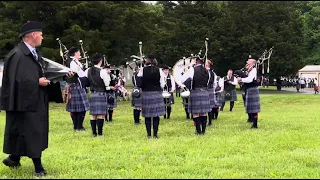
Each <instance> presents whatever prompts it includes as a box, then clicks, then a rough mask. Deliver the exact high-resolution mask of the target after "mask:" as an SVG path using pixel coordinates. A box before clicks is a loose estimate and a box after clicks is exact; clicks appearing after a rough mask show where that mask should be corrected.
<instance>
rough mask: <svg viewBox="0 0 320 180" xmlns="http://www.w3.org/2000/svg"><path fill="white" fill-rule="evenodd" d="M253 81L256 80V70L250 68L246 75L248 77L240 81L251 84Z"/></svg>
mask: <svg viewBox="0 0 320 180" xmlns="http://www.w3.org/2000/svg"><path fill="white" fill-rule="evenodd" d="M254 79H257V68H252V70H251V71H250V72H249V74H248V77H246V78H242V79H241V81H242V82H244V83H251V82H252V81H253V80H254Z"/></svg>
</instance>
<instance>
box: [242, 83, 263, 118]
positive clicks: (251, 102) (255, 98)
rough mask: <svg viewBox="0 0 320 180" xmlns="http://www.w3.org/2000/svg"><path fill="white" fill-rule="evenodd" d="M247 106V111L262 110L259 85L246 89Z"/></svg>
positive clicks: (255, 111)
mask: <svg viewBox="0 0 320 180" xmlns="http://www.w3.org/2000/svg"><path fill="white" fill-rule="evenodd" d="M245 106H246V112H247V113H259V112H260V96H259V89H258V87H251V88H248V89H247V90H246V101H245Z"/></svg>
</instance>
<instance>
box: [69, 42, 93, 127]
mask: <svg viewBox="0 0 320 180" xmlns="http://www.w3.org/2000/svg"><path fill="white" fill-rule="evenodd" d="M68 56H69V57H68V60H67V66H68V67H70V69H71V70H72V71H73V72H74V73H75V74H76V75H75V76H73V77H72V78H71V79H66V81H67V82H68V90H67V91H68V96H67V98H68V103H67V105H66V110H67V111H68V112H70V115H71V118H72V122H73V129H74V130H75V131H84V130H85V128H84V127H83V121H84V118H85V115H86V111H88V110H89V108H90V105H89V101H88V97H87V93H86V90H85V88H86V86H87V85H88V84H89V83H88V82H85V80H87V73H86V72H85V70H84V67H83V65H82V64H81V63H80V61H79V59H80V58H81V56H80V50H79V49H78V48H77V47H71V48H70V49H69V51H68Z"/></svg>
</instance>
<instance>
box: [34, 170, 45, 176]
mask: <svg viewBox="0 0 320 180" xmlns="http://www.w3.org/2000/svg"><path fill="white" fill-rule="evenodd" d="M45 175H47V171H46V170H42V171H40V172H34V176H37V177H41V176H45Z"/></svg>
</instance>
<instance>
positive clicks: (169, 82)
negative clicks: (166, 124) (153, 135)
mask: <svg viewBox="0 0 320 180" xmlns="http://www.w3.org/2000/svg"><path fill="white" fill-rule="evenodd" d="M162 70H163V73H164V75H165V80H166V84H165V87H164V89H165V90H167V91H168V92H169V93H170V94H171V96H170V97H169V98H168V99H169V101H167V98H164V103H165V105H166V109H167V112H166V113H167V114H165V115H164V118H165V119H170V114H171V104H174V97H173V92H174V91H175V89H176V87H175V82H174V79H173V76H172V75H171V74H170V73H169V66H167V65H164V67H163V68H162Z"/></svg>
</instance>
